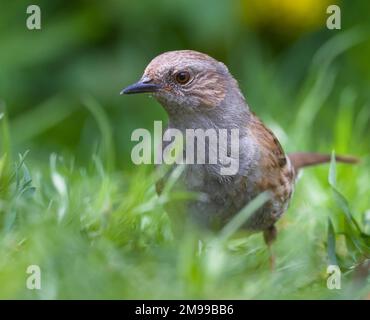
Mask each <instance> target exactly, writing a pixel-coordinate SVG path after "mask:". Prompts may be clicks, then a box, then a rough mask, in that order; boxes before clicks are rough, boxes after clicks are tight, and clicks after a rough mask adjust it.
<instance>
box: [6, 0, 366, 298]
mask: <svg viewBox="0 0 370 320" xmlns="http://www.w3.org/2000/svg"><path fill="white" fill-rule="evenodd" d="M29 4H30V3H29V2H28V1H23V0H19V1H7V2H6V3H5V2H4V3H3V4H2V5H1V11H0V100H1V101H0V257H2V258H1V259H0V283H1V286H0V297H1V298H72V297H74V298H164V297H166V298H184V297H185V298H343V297H345V298H364V297H366V296H367V295H368V294H369V278H368V273H367V272H368V265H366V259H368V258H369V252H368V245H369V242H368V241H369V240H368V235H369V230H370V222H369V212H370V211H369V210H370V201H369V199H370V188H369V181H370V170H369V169H370V162H369V161H370V158H369V155H370V91H369V87H370V63H369V58H368V57H369V56H370V29H369V20H368V12H369V10H370V3H368V2H366V1H360V0H355V1H344V0H342V1H336V4H338V5H339V6H340V8H341V13H342V29H341V30H328V29H326V17H327V16H328V15H327V14H326V7H327V6H328V4H333V3H332V2H328V1H326V0H322V1H319V0H304V1H303V0H302V1H285V0H284V1H275V0H266V1H258V0H238V1H226V0H221V1H211V0H206V1H195V0H179V1H172V0H158V1H150V0H143V1H128V0H126V1H119V0H107V1H98V0H90V1H87V0H77V1H68V2H67V1H62V0H55V1H46V0H43V1H33V2H32V4H38V5H39V6H40V8H41V12H42V29H41V30H35V31H30V30H27V28H26V18H27V14H26V8H27V6H28V5H29ZM176 49H193V50H198V51H202V52H205V53H207V54H209V55H211V56H213V57H215V58H217V59H219V60H221V61H223V62H224V63H225V64H226V65H228V67H229V69H230V71H231V73H232V74H233V75H234V76H235V77H236V78H237V79H238V81H239V83H240V86H241V89H242V91H243V92H244V93H245V95H246V97H247V101H248V103H249V105H250V107H251V109H253V111H255V112H256V113H257V114H258V115H259V116H260V117H261V118H262V119H263V120H264V121H265V122H266V123H267V124H268V125H269V126H270V127H271V128H272V129H273V131H274V132H275V133H276V135H277V136H278V137H279V140H280V141H281V142H282V144H283V146H284V148H285V150H287V151H297V150H299V151H305V150H314V151H321V152H331V150H333V149H335V151H336V153H349V154H355V155H358V156H360V157H361V159H362V162H361V164H360V165H358V166H345V165H337V174H336V175H337V177H336V176H335V177H336V178H337V182H336V184H332V187H330V185H329V184H328V183H327V176H328V166H322V167H318V168H314V169H308V170H307V171H305V172H304V173H303V176H302V178H301V179H300V180H299V182H298V185H297V190H296V193H295V197H294V200H293V202H292V205H291V207H290V209H289V211H288V212H287V214H286V216H285V217H284V218H283V219H282V221H281V222H279V224H278V229H279V230H280V237H279V240H278V242H277V243H276V246H275V250H276V254H277V270H276V272H275V273H270V272H269V270H268V263H267V261H268V258H267V257H268V254H267V251H266V248H265V246H264V244H263V242H262V239H261V236H260V235H253V236H251V237H248V238H237V239H234V238H233V239H228V241H220V240H219V239H218V238H216V239H215V238H213V237H214V236H210V235H198V234H197V233H195V232H194V233H192V232H189V233H187V234H185V235H184V238H183V239H177V237H176V234H175V235H174V234H172V232H171V229H170V226H169V222H168V217H167V215H166V214H165V213H164V211H163V208H162V205H163V204H164V203H166V202H168V201H180V200H179V199H181V195H176V194H174V193H172V192H169V193H166V195H164V196H162V197H160V198H158V197H157V196H156V195H155V192H154V187H153V181H154V180H155V179H154V177H153V174H152V168H142V167H141V168H137V167H136V166H134V165H133V164H132V162H131V160H130V152H131V148H132V146H133V143H132V142H131V141H130V136H131V132H132V130H133V129H136V128H140V127H142V128H149V129H152V127H153V121H154V120H165V119H166V115H165V113H164V111H163V110H162V108H161V107H160V106H159V105H158V103H156V102H155V101H154V99H150V98H149V97H147V96H135V97H126V96H125V97H122V96H119V92H120V90H121V89H122V88H123V87H124V86H126V85H128V84H131V83H132V82H134V81H136V80H137V79H138V78H139V77H140V76H141V74H142V72H143V70H144V68H145V66H146V65H147V63H148V62H149V61H150V60H151V59H152V58H153V57H154V56H156V55H157V54H160V53H162V52H164V51H167V50H176ZM27 151H28V153H27ZM19 155H20V156H19ZM333 168H334V165H332V174H331V179H332V180H333V177H334V174H333ZM332 180H331V182H332ZM332 189H333V190H332ZM339 190H340V193H339ZM338 194H339V196H338ZM342 195H344V196H342ZM348 214H350V217H351V218H350V219H349V218H348V217H349V216H348ZM328 217H330V221H331V223H330V224H329V227H328ZM351 219H353V220H351ZM351 221H352V222H351ZM354 221H355V222H354ZM199 237H200V238H203V239H204V244H203V249H202V250H201V252H198V251H197V250H199V249H198V243H197V241H198V238H199ZM333 239H334V241H333ZM176 240H179V241H176ZM328 256H329V258H330V259H329V260H333V257H334V258H335V259H334V260H335V261H336V262H337V263H338V264H339V266H340V268H341V269H342V271H343V279H342V288H343V289H342V290H338V291H336V290H334V291H331V290H328V289H327V287H326V278H327V274H326V266H327V264H328V262H329V260H328ZM31 264H38V265H40V267H41V269H42V272H43V289H42V290H40V291H30V290H27V289H25V279H26V276H27V275H26V273H25V270H26V268H27V266H28V265H31Z"/></svg>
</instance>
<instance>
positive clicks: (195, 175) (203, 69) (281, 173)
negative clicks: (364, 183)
mask: <svg viewBox="0 0 370 320" xmlns="http://www.w3.org/2000/svg"><path fill="white" fill-rule="evenodd" d="M139 92H151V93H152V95H153V96H154V97H155V98H156V99H157V100H158V101H159V102H160V103H161V105H162V106H163V107H164V109H165V110H166V111H167V113H168V116H169V124H168V128H170V129H171V128H176V129H178V130H180V131H181V132H185V131H186V129H204V130H207V129H226V130H229V131H230V130H232V129H238V130H239V139H240V145H239V149H240V150H239V151H240V153H239V159H238V160H239V163H240V165H239V169H238V171H237V173H236V174H234V175H230V176H223V175H221V174H220V171H219V169H220V167H221V164H220V163H217V164H204V165H198V164H188V165H186V170H185V172H184V173H183V175H182V178H181V182H182V183H183V184H184V185H185V187H186V188H187V189H188V190H190V191H196V192H201V193H202V194H204V195H206V199H202V200H192V201H189V202H188V204H187V207H186V215H188V216H190V217H191V218H193V219H195V220H196V221H197V222H199V223H200V224H202V225H205V226H207V227H214V226H215V225H217V226H219V227H220V226H223V225H224V224H225V223H227V222H228V221H229V220H230V219H231V218H232V217H233V216H235V214H237V213H238V212H239V211H240V210H241V209H242V208H243V207H244V206H245V205H247V204H248V203H249V201H251V200H252V199H253V198H255V197H256V196H257V195H258V194H260V193H261V192H263V191H268V192H269V194H270V195H271V196H270V200H269V201H268V202H267V203H266V204H265V205H264V206H263V207H262V208H260V209H259V210H257V211H256V212H255V213H254V214H253V215H252V216H251V217H249V219H248V220H247V221H246V222H245V225H244V227H245V229H247V230H250V231H262V232H263V233H264V239H265V241H266V243H267V244H268V245H270V244H271V243H272V241H273V240H274V239H275V238H276V228H275V223H276V221H277V220H278V219H279V218H280V217H281V215H282V214H283V213H284V212H285V211H286V209H287V207H288V204H289V201H290V198H291V196H292V193H293V189H294V183H295V179H296V175H297V172H298V170H299V169H301V168H302V167H305V166H309V165H315V164H319V163H325V162H328V161H330V156H329V155H321V154H316V153H294V154H291V155H288V156H287V155H286V154H285V153H284V151H283V148H282V147H281V145H280V143H279V141H278V139H277V138H276V137H275V135H274V134H273V133H272V131H271V130H269V129H268V128H266V127H265V125H264V124H263V123H262V122H261V120H259V119H258V117H257V116H256V115H254V113H252V112H251V111H250V110H249V106H248V104H247V103H246V101H245V99H244V96H243V94H242V93H241V91H240V89H239V86H238V83H237V81H236V80H235V79H234V78H233V77H232V75H231V74H230V73H229V71H228V69H227V67H226V66H225V65H224V64H223V63H221V62H219V61H217V60H215V59H213V58H211V57H210V56H208V55H206V54H203V53H200V52H196V51H191V50H181V51H171V52H166V53H163V54H161V55H159V56H158V57H156V58H154V59H153V60H152V61H151V62H150V63H149V65H148V66H147V68H146V69H145V71H144V74H143V76H142V78H141V80H140V81H139V82H138V83H136V84H134V85H132V86H130V87H128V88H126V89H125V90H123V93H127V94H130V93H139ZM163 148H165V145H164V146H163ZM185 152H186V151H185V150H184V153H185ZM336 159H337V161H339V162H346V163H354V162H356V161H357V159H356V158H353V157H344V156H337V157H336ZM163 183H164V181H163V180H162V181H161V183H159V184H158V185H157V190H158V192H161V185H162V186H163ZM169 213H170V216H171V215H172V214H174V213H175V212H169Z"/></svg>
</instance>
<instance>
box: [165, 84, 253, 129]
mask: <svg viewBox="0 0 370 320" xmlns="http://www.w3.org/2000/svg"><path fill="white" fill-rule="evenodd" d="M165 109H166V110H167V114H168V116H169V127H170V128H176V129H179V130H181V131H183V132H184V131H185V130H186V129H204V130H207V129H216V130H218V129H228V130H230V129H239V130H240V132H241V133H243V132H245V131H247V130H248V129H247V128H248V123H249V121H250V119H251V112H250V110H249V107H248V105H247V103H246V101H245V99H244V97H243V95H242V93H241V92H240V90H239V88H238V87H233V88H229V90H228V92H227V94H226V95H225V98H224V99H223V101H222V102H221V103H220V104H219V105H218V106H215V107H211V108H208V107H206V108H202V109H201V110H197V109H192V110H185V111H184V112H179V110H178V108H176V109H177V110H176V111H175V110H174V112H171V109H169V108H165Z"/></svg>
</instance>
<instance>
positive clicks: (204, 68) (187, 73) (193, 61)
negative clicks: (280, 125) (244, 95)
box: [121, 50, 241, 114]
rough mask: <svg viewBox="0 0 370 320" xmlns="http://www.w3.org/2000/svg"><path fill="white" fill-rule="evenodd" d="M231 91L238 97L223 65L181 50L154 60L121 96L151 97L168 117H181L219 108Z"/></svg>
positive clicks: (164, 54) (198, 54) (209, 58)
mask: <svg viewBox="0 0 370 320" xmlns="http://www.w3.org/2000/svg"><path fill="white" fill-rule="evenodd" d="M230 88H234V89H235V90H236V92H237V93H238V94H239V96H241V94H240V91H239V88H238V85H237V82H236V81H235V80H234V79H233V77H232V76H231V75H230V73H229V71H228V69H227V67H226V66H225V65H224V64H223V63H222V62H219V61H217V60H215V59H213V58H212V57H210V56H208V55H206V54H203V53H200V52H196V51H192V50H180V51H170V52H165V53H163V54H161V55H159V56H157V57H156V58H154V59H153V60H152V61H151V62H150V63H149V65H148V66H147V67H146V69H145V71H144V74H143V76H142V77H141V79H140V80H139V81H138V82H137V83H135V84H133V85H131V86H128V87H127V88H125V89H124V90H122V92H121V93H123V94H133V93H145V92H147V93H151V94H152V95H153V96H154V98H156V99H157V100H158V101H159V102H160V103H161V104H162V105H163V107H164V108H165V109H166V110H167V112H169V113H170V114H171V113H177V114H183V113H187V112H194V111H208V110H210V109H214V108H217V107H220V106H221V105H222V103H223V101H224V100H225V97H226V96H227V94H228V92H229V91H230Z"/></svg>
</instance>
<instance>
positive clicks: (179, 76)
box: [175, 71, 190, 84]
mask: <svg viewBox="0 0 370 320" xmlns="http://www.w3.org/2000/svg"><path fill="white" fill-rule="evenodd" d="M175 79H176V81H177V82H178V83H180V84H185V83H187V82H189V80H190V73H189V72H187V71H180V72H178V73H176V75H175Z"/></svg>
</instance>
